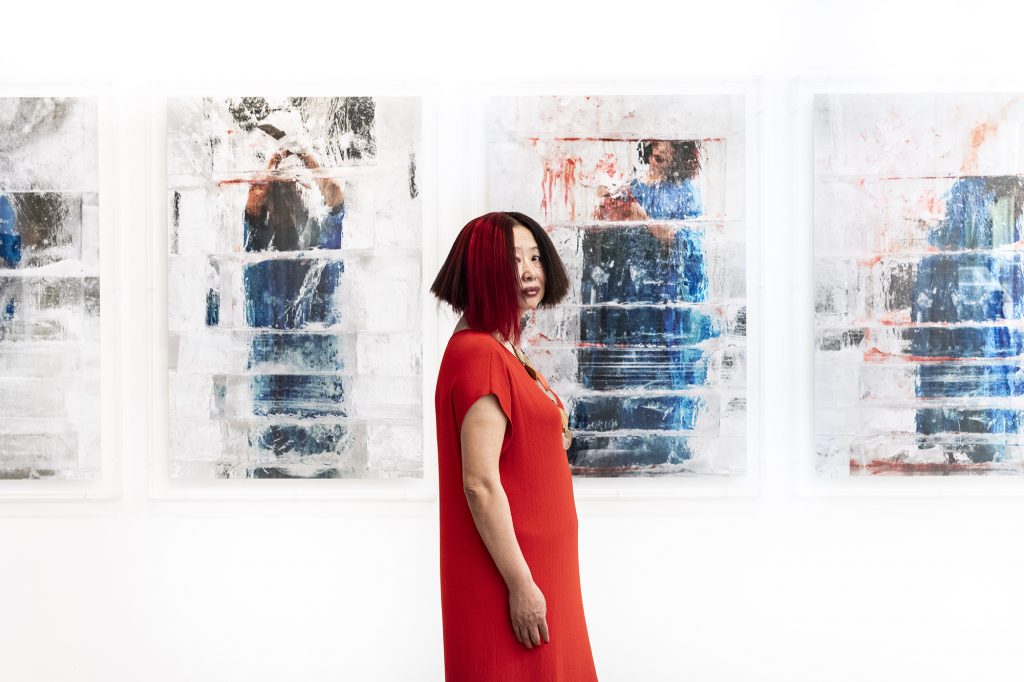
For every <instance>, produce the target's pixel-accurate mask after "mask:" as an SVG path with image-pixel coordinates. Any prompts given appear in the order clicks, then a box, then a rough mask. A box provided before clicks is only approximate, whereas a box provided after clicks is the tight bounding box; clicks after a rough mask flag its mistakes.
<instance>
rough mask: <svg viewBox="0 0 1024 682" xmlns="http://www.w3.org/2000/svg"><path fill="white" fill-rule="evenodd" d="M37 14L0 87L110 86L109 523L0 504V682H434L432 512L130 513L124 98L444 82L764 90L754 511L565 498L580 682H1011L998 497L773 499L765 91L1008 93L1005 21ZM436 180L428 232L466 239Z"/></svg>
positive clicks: (732, 11) (74, 512)
mask: <svg viewBox="0 0 1024 682" xmlns="http://www.w3.org/2000/svg"><path fill="white" fill-rule="evenodd" d="M59 5H60V3H36V4H30V3H14V4H13V5H9V6H5V8H4V12H3V20H2V22H3V40H2V42H0V79H2V80H3V81H5V82H6V83H10V82H12V81H24V82H25V83H33V82H38V81H40V80H42V81H48V82H65V83H66V82H72V83H73V82H79V81H83V80H84V81H89V82H107V83H110V84H112V85H114V86H115V92H116V93H117V95H116V96H117V102H118V120H117V123H116V130H117V131H118V140H119V147H118V156H117V161H118V168H119V171H118V176H117V189H118V192H119V194H118V208H117V227H118V233H119V237H120V244H119V250H118V251H117V256H116V257H117V258H118V259H119V261H120V277H121V280H120V282H119V284H120V286H119V291H120V300H119V301H118V305H119V306H120V308H121V312H122V313H123V314H122V316H121V317H122V322H123V337H122V339H123V341H122V343H121V349H122V353H123V372H122V391H123V396H124V400H123V404H124V414H123V424H124V433H123V441H122V443H120V444H118V445H119V446H120V449H121V451H122V454H123V458H124V459H123V466H122V473H123V476H124V485H123V496H122V497H121V498H120V499H118V500H116V501H112V502H102V501H94V502H88V503H54V502H46V503H35V504H29V503H24V502H17V503H15V502H11V503H5V504H3V505H0V679H2V680H11V681H22V680H41V681H45V682H51V681H54V682H56V681H63V680H97V681H104V682H105V681H112V682H137V681H141V680H145V681H147V682H148V681H154V682H156V681H164V680H167V681H174V682H178V681H182V682H184V681H187V680H216V681H218V682H221V681H226V680H245V681H246V682H261V681H268V682H269V681H274V682H277V681H281V680H289V681H290V680H295V681H296V682H312V681H316V680H346V681H349V680H351V681H360V682H361V681H364V680H366V681H373V680H397V681H400V682H406V681H408V682H417V681H420V680H423V681H436V680H440V679H441V677H442V674H441V632H440V625H439V622H440V621H439V619H440V612H439V603H438V595H437V585H438V579H437V531H436V529H437V519H436V503H434V502H431V501H429V500H427V501H423V500H421V501H390V502H381V501H377V502H373V501H355V500H351V501H338V500H332V501H320V502H289V501H280V500H278V501H263V502H254V501H248V502H246V501H237V500H236V501H230V502H210V501H191V502H183V501H154V500H151V499H149V497H148V494H149V489H148V480H147V456H148V450H147V449H148V447H149V442H150V436H151V434H150V431H149V426H148V421H147V420H148V412H147V408H148V404H149V401H148V399H147V397H146V391H147V390H148V386H149V376H148V363H149V360H150V355H149V352H148V346H147V344H148V343H149V336H148V331H149V330H148V327H147V321H146V314H145V312H146V308H147V306H148V305H149V303H148V301H149V297H148V296H147V291H146V287H147V284H146V283H147V282H148V281H149V280H148V277H149V273H148V263H149V260H148V258H147V254H146V248H147V244H148V239H147V233H148V231H150V230H152V228H153V226H152V219H151V217H152V216H151V210H150V208H151V207H150V206H149V203H148V202H149V198H150V197H151V194H152V193H151V189H150V188H149V187H148V182H149V177H150V173H149V165H148V162H149V160H148V158H147V150H148V148H149V123H148V121H147V118H146V116H147V114H148V100H147V97H148V95H149V92H150V90H149V88H150V86H151V85H153V83H154V82H156V83H165V84H170V85H180V86H187V85H188V84H189V83H190V82H217V83H237V84H241V85H243V86H245V85H251V86H253V87H252V90H253V91H256V90H257V88H256V86H258V85H259V84H260V83H261V82H262V81H264V80H267V81H273V82H275V83H281V82H289V81H291V80H295V81H299V82H308V81H315V82H318V83H322V82H324V81H329V80H331V79H333V78H337V79H338V82H339V83H341V84H344V83H346V82H351V81H352V80H353V79H355V80H358V81H362V82H367V81H369V80H373V79H385V80H387V79H392V80H396V81H397V80H407V79H426V80H434V81H436V83H437V85H438V88H439V91H440V93H441V94H442V95H444V94H446V93H454V92H456V91H457V90H458V89H459V88H460V87H461V85H462V84H463V83H465V82H467V81H498V82H502V81H506V82H507V81H518V80H523V81H530V82H538V81H544V80H547V79H550V80H552V81H560V82H565V81H578V80H584V81H586V80H591V81H595V82H597V81H600V82H602V83H607V82H615V81H618V80H622V81H628V80H634V79H644V80H648V79H649V80H657V81H665V80H674V79H680V78H695V77H701V78H703V77H707V76H722V77H726V76H728V77H732V76H750V75H763V76H764V77H765V81H764V92H765V93H766V98H765V100H764V102H763V109H764V114H763V115H764V131H765V133H766V135H765V139H764V143H763V152H764V158H765V170H766V175H765V180H764V182H763V183H762V189H763V197H764V201H763V207H764V211H765V214H764V221H763V223H762V224H763V229H764V233H763V238H762V243H763V245H764V249H765V256H764V289H763V293H764V297H763V301H764V316H763V317H764V319H765V320H767V321H768V327H767V329H766V330H765V331H766V336H765V342H764V346H763V350H764V357H765V360H766V361H765V363H764V375H763V377H762V386H763V387H764V391H765V413H764V424H765V428H764V441H763V447H762V452H763V455H764V456H763V460H762V462H761V480H760V489H759V493H758V494H757V495H756V496H754V497H745V498H743V497H741V498H732V499H729V498H711V499H707V498H698V497H690V498H682V499H678V500H660V501H643V500H617V501H611V500H580V502H579V515H580V546H581V565H582V575H583V589H584V596H585V603H586V608H587V616H588V622H589V625H590V633H591V639H592V643H593V647H594V653H595V658H596V662H597V667H598V671H599V674H600V676H601V679H602V680H604V681H606V682H607V681H611V682H653V681H657V680H673V681H675V680H701V681H703V680H708V681H710V680H754V681H761V680H784V681H786V682H789V681H804V680H806V681H808V682H810V681H814V682H819V681H823V680H827V681H829V682H839V681H845V680H865V681H871V682H874V681H877V680H899V681H900V682H906V681H909V680H927V681H929V682H934V681H938V680H965V679H970V680H983V681H989V680H1019V679H1020V671H1021V669H1022V666H1024V646H1022V635H1024V622H1022V621H1024V618H1022V614H1024V581H1022V580H1021V575H1022V569H1024V548H1022V545H1021V537H1022V534H1021V526H1022V523H1024V521H1022V519H1024V494H1022V493H1021V492H1014V491H1013V489H1011V490H1010V492H1007V488H1006V486H1001V489H1000V490H999V494H986V493H985V491H984V489H983V487H982V489H981V490H979V489H978V487H977V486H972V488H973V492H971V493H969V494H965V493H964V492H960V493H957V494H939V489H938V488H935V487H931V488H929V486H927V485H925V486H920V487H918V486H914V485H909V486H907V485H904V486H902V487H901V488H900V489H898V490H892V491H890V493H889V494H886V495H877V494H871V493H870V491H866V492H865V493H864V494H850V493H849V491H846V492H844V493H843V494H841V495H823V494H808V493H807V490H806V489H805V488H806V486H801V485H799V484H798V479H799V476H797V475H796V474H797V469H796V467H797V465H798V464H800V463H801V462H803V461H804V456H805V455H806V452H807V448H808V447H810V438H809V429H810V420H809V418H808V413H809V405H810V403H809V400H808V396H809V392H810V386H811V385H810V375H809V372H808V369H809V364H808V361H807V355H806V354H807V352H809V349H810V345H809V335H810V333H811V319H810V313H809V309H808V307H807V306H808V305H809V302H810V300H811V299H810V296H809V285H810V282H809V280H808V279H806V276H807V275H809V273H810V268H809V266H808V263H807V261H806V256H807V255H808V252H807V245H808V241H807V231H808V230H809V226H808V225H806V224H804V223H802V222H801V219H802V218H803V216H804V213H805V209H806V206H802V205H800V203H799V200H800V199H801V198H806V192H805V191H802V190H801V188H800V186H799V180H800V175H799V170H800V164H799V163H798V162H799V161H800V159H798V158H797V150H798V149H802V147H801V146H800V144H798V143H800V142H801V140H800V139H799V138H798V136H797V133H798V132H799V131H798V129H797V126H796V125H795V122H796V121H797V119H796V118H795V115H796V114H797V113H798V111H797V104H798V101H799V98H798V97H797V96H796V92H797V89H796V88H795V87H794V85H793V79H794V78H796V77H798V76H801V75H818V76H828V75H830V76H837V77H838V76H854V75H857V76H863V77H867V78H868V79H869V80H871V81H879V80H880V79H883V78H888V77H899V78H901V79H902V82H913V80H914V77H922V78H928V79H934V77H935V76H947V75H951V76H955V77H957V78H958V79H959V80H960V81H961V82H962V81H963V80H965V79H966V80H967V81H968V82H969V81H970V80H971V79H972V78H974V77H982V78H983V79H984V78H987V77H989V76H990V75H992V74H993V73H994V74H997V75H1011V74H1012V73H1013V70H1014V69H1015V68H1017V67H1018V66H1019V56H1020V43H1021V41H1020V26H1021V21H1020V20H1021V18H1022V15H1024V12H1022V11H1021V10H1020V9H1018V8H1017V7H1018V6H1017V5H1016V4H1014V3H996V2H985V1H982V0H975V1H973V2H970V3H964V2H962V1H955V2H950V1H932V2H927V3H925V2H919V3H901V2H898V1H897V0H885V1H881V2H879V1H875V0H865V1H862V2H857V3H851V2H835V3H833V2H822V3H814V2H796V1H789V2H773V3H766V2H748V3H740V2H721V1H720V2H714V3H712V2H707V3H701V4H699V5H697V4H696V3H685V4H684V3H678V2H674V3H671V4H668V5H666V6H665V7H662V8H655V7H653V6H650V7H646V6H644V5H642V4H640V3H628V2H627V3H623V2H599V1H593V2H587V3H579V4H578V5H569V4H560V3H558V2H554V1H553V0H542V1H533V0H524V1H520V2H514V3H512V2H504V3H499V4H493V5H491V6H488V7H485V6H484V4H483V3H479V2H478V3H468V2H467V3H459V4H454V3H453V4H450V5H448V6H442V5H440V4H434V3H428V2H420V3H416V4H412V3H410V4H409V5H407V6H406V5H401V4H398V3H393V2H383V1H381V2H377V3H372V2H369V1H367V2H364V3H360V4H359V5H358V6H355V5H354V4H349V3H341V2H337V3H330V4H329V5H328V4H325V5H322V6H321V5H317V4H313V3H305V4H303V3H249V4H245V3H242V2H232V3H230V4H227V3H225V4H224V6H223V7H220V6H217V5H216V3H213V2H210V1H206V2H177V3H167V4H159V5H153V6H150V5H147V4H144V3H141V2H134V3H127V2H124V3H120V4H119V5H116V6H112V7H109V8H105V9H104V8H101V7H99V6H98V5H97V4H96V3H80V4H71V3H63V6H59ZM440 170H441V171H442V173H441V175H440V177H439V181H438V182H437V184H436V186H437V187H438V190H439V192H440V195H439V200H438V207H437V208H438V211H437V218H438V225H440V226H441V228H442V229H447V228H446V226H448V225H449V224H450V223H452V222H457V223H459V224H461V223H462V222H465V220H466V219H467V218H468V217H471V216H470V215H469V214H468V207H467V200H466V199H465V198H464V197H462V196H461V195H460V188H459V187H457V186H455V187H453V186H451V185H449V184H447V183H446V177H445V174H444V171H445V169H444V168H441V169H440ZM104 305H107V303H106V301H105V302H104ZM433 371H434V368H433V367H431V366H430V365H429V364H428V367H427V370H426V373H427V374H428V376H427V381H432V379H433V377H432V376H431V373H432V372H433ZM0 418H2V416H0ZM431 456H432V453H431V452H429V451H428V453H427V457H428V459H429V458H430V457H431ZM1016 490H1017V491H1020V490H1021V488H1019V487H1018V488H1016ZM555 636H557V633H555Z"/></svg>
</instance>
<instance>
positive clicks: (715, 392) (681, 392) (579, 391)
mask: <svg viewBox="0 0 1024 682" xmlns="http://www.w3.org/2000/svg"><path fill="white" fill-rule="evenodd" d="M551 384H552V385H553V386H555V387H557V386H558V385H561V384H559V383H558V382H555V381H551ZM562 390H564V391H565V392H566V395H572V396H573V397H581V398H585V397H587V396H593V397H600V398H640V397H643V398H657V397H666V398H672V397H680V398H685V397H693V398H702V397H708V396H712V397H719V398H725V399H735V398H744V397H746V394H747V391H746V389H745V388H743V387H742V386H727V387H721V388H719V387H699V388H689V389H676V390H672V389H663V388H654V389H650V390H637V389H609V390H607V391H595V390H591V389H586V388H583V387H582V386H579V385H576V384H574V385H571V386H563V387H562ZM559 395H562V393H561V392H559Z"/></svg>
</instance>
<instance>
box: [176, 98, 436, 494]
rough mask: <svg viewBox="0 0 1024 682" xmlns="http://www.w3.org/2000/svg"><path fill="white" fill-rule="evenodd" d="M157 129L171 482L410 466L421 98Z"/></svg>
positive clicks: (215, 115) (188, 103) (285, 108)
mask: <svg viewBox="0 0 1024 682" xmlns="http://www.w3.org/2000/svg"><path fill="white" fill-rule="evenodd" d="M168 122H169V139H168V176H169V185H170V186H169V195H168V214H169V221H168V223H169V235H168V236H169V238H168V250H169V253H170V255H169V265H168V267H169V273H168V274H169V282H168V286H169V334H170V336H169V348H170V358H169V365H170V415H169V418H170V431H169V432H170V452H169V457H170V473H171V476H172V477H173V478H179V479H210V478H236V477H246V478H340V477H344V478H402V477H418V476H421V475H422V445H421V442H422V436H421V433H422V404H421V403H422V400H421V395H422V390H421V383H422V371H421V359H420V358H421V350H420V348H421V334H420V310H419V301H420V289H421V277H420V230H421V224H422V220H421V201H420V199H419V198H418V192H416V191H415V187H416V183H415V178H414V177H413V176H412V174H413V173H414V172H415V164H411V163H410V158H414V155H415V153H416V151H417V149H418V146H419V139H420V133H419V129H420V123H419V102H418V101H417V100H414V99H409V98H368V97H347V98H345V97H335V98H281V99H268V98H261V97H245V98H237V99H232V100H219V99H202V100H176V101H174V102H173V103H172V105H171V107H170V110H169V113H168Z"/></svg>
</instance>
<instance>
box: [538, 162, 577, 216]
mask: <svg viewBox="0 0 1024 682" xmlns="http://www.w3.org/2000/svg"><path fill="white" fill-rule="evenodd" d="M579 162H580V159H578V158H577V157H574V156H569V157H562V158H556V159H546V160H545V161H544V176H543V177H542V178H541V181H540V183H541V192H542V196H541V200H540V210H541V211H542V212H543V213H544V217H545V218H547V217H548V211H549V210H550V209H551V207H552V198H553V196H554V194H555V189H556V185H557V184H558V183H559V182H560V183H561V184H562V202H563V204H564V205H565V206H568V207H569V216H570V218H569V219H570V220H575V219H576V167H577V165H578V164H579Z"/></svg>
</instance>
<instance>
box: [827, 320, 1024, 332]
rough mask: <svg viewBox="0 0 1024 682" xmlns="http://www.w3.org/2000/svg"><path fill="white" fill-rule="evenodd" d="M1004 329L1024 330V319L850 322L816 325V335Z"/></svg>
mask: <svg viewBox="0 0 1024 682" xmlns="http://www.w3.org/2000/svg"><path fill="white" fill-rule="evenodd" d="M992 327H996V328H1002V327H1005V328H1007V329H1017V328H1021V329H1024V318H1004V319H997V320H966V321H964V322H914V321H912V320H908V321H906V322H879V321H877V320H850V321H849V324H836V323H835V322H830V323H828V324H818V325H815V327H814V331H815V333H822V332H834V333H840V334H841V333H843V332H847V331H853V330H859V329H868V330H875V331H886V330H889V329H900V330H903V329H976V328H982V329H984V328H992Z"/></svg>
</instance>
